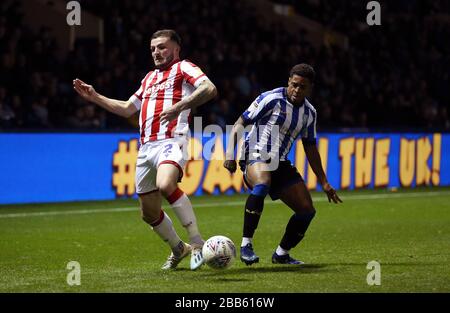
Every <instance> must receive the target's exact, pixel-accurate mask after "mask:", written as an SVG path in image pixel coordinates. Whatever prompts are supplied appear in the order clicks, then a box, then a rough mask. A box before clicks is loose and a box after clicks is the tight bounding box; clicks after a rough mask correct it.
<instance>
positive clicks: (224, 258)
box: [202, 236, 236, 269]
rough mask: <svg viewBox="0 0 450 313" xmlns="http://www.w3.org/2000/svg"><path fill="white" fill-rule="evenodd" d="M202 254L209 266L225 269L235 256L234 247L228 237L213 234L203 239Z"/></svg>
mask: <svg viewBox="0 0 450 313" xmlns="http://www.w3.org/2000/svg"><path fill="white" fill-rule="evenodd" d="M202 254H203V259H204V261H205V263H206V264H207V265H208V266H209V267H211V268H214V269H225V268H228V267H230V266H231V264H232V263H233V260H234V259H235V258H236V247H235V246H234V243H233V241H232V240H231V239H230V238H228V237H225V236H213V237H211V238H209V239H208V240H206V241H205V243H204V245H203V249H202Z"/></svg>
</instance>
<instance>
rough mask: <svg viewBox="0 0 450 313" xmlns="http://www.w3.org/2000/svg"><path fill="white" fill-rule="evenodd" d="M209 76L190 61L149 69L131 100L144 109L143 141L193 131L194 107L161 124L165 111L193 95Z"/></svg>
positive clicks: (171, 136)
mask: <svg viewBox="0 0 450 313" xmlns="http://www.w3.org/2000/svg"><path fill="white" fill-rule="evenodd" d="M207 79H208V78H207V77H206V75H205V74H204V73H203V72H202V71H201V69H200V68H199V67H198V66H196V65H195V64H193V63H191V62H189V61H186V60H183V61H179V60H178V61H175V63H173V64H172V65H170V66H169V67H168V68H167V69H165V70H162V71H161V70H159V69H156V70H154V71H151V72H149V73H148V74H147V75H146V76H145V77H144V79H143V80H142V82H141V87H140V88H139V89H138V91H137V92H136V93H135V94H134V95H132V96H131V97H130V101H131V102H133V104H134V105H135V106H136V108H137V109H138V110H140V111H141V112H140V117H139V125H140V128H141V144H144V143H146V142H149V141H156V140H162V139H166V138H173V137H174V136H186V134H187V132H188V131H189V115H190V113H191V110H190V109H188V110H184V111H182V112H181V113H180V115H179V116H178V119H175V120H172V121H171V122H170V123H168V124H162V123H161V120H160V115H161V112H162V111H164V110H166V109H167V108H170V107H171V106H173V105H175V104H176V103H178V102H179V101H181V99H183V98H185V97H188V96H189V95H191V94H192V93H193V92H194V90H195V89H196V88H197V87H198V86H199V85H200V83H201V82H203V81H205V80H207Z"/></svg>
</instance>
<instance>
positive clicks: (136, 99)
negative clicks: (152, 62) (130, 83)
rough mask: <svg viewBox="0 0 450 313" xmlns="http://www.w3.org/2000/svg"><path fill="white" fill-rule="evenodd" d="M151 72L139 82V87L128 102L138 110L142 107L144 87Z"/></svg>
mask: <svg viewBox="0 0 450 313" xmlns="http://www.w3.org/2000/svg"><path fill="white" fill-rule="evenodd" d="M151 73H152V72H149V73H148V74H147V75H145V77H144V78H143V79H142V80H141V86H140V87H139V89H138V90H137V91H136V92H135V93H134V94H133V95H132V96H131V97H130V99H129V101H131V102H132V103H133V104H134V106H135V107H136V109H138V110H140V109H141V105H142V99H143V98H144V91H145V90H144V88H145V87H144V86H145V83H146V82H147V79H148V78H149V77H150V75H151Z"/></svg>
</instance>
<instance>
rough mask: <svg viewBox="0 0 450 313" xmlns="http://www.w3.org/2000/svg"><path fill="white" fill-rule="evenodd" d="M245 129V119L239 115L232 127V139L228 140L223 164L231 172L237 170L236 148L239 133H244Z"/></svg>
mask: <svg viewBox="0 0 450 313" xmlns="http://www.w3.org/2000/svg"><path fill="white" fill-rule="evenodd" d="M243 130H244V120H243V119H242V117H239V118H238V120H237V121H236V123H234V125H233V128H232V129H231V133H230V139H229V141H228V146H227V151H226V154H225V161H224V162H223V166H224V167H225V168H226V169H227V170H228V171H229V172H230V173H234V172H236V159H235V157H234V155H235V153H234V149H235V148H236V143H237V137H238V133H240V134H242V133H243Z"/></svg>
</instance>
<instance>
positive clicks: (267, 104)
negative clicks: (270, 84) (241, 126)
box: [242, 87, 317, 161]
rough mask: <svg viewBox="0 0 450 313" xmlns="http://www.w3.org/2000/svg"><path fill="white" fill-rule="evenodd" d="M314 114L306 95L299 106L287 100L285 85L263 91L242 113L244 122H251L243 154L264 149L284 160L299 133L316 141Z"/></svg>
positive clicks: (305, 138) (309, 140)
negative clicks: (251, 125)
mask: <svg viewBox="0 0 450 313" xmlns="http://www.w3.org/2000/svg"><path fill="white" fill-rule="evenodd" d="M316 117H317V113H316V110H315V109H314V107H313V106H312V105H311V103H310V102H309V101H308V100H307V99H306V98H305V100H304V102H303V103H302V104H301V105H293V104H292V103H290V102H289V101H288V98H287V89H286V88H284V87H281V88H276V89H273V90H271V91H267V92H264V93H262V94H261V95H259V97H258V98H256V100H255V101H253V103H252V104H251V105H250V106H249V108H248V109H247V110H246V111H245V112H244V113H243V114H242V118H243V120H244V122H245V124H246V125H249V124H253V127H252V129H251V130H250V132H249V133H248V135H247V136H246V138H245V144H244V145H243V149H244V151H243V153H245V155H246V156H248V155H249V153H257V154H258V153H259V152H261V151H266V152H268V153H270V154H271V155H272V157H274V156H278V157H279V160H280V161H285V160H286V156H287V155H288V153H289V151H290V149H291V147H292V144H293V143H294V141H295V140H296V139H297V138H298V137H299V136H301V138H302V139H303V140H306V141H307V142H311V143H315V142H316V136H317V134H316V120H317V119H316ZM277 127H278V135H277V134H276V130H277V129H276V128H277ZM274 154H275V155H274Z"/></svg>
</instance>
